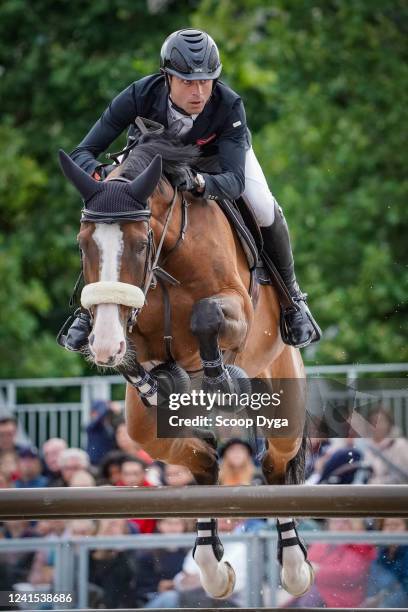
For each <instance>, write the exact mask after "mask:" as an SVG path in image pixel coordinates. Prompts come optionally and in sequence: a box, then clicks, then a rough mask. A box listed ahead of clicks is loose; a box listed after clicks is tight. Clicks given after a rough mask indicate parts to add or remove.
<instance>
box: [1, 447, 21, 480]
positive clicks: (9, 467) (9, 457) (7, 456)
mask: <svg viewBox="0 0 408 612" xmlns="http://www.w3.org/2000/svg"><path fill="white" fill-rule="evenodd" d="M17 469H18V466H17V455H16V453H15V452H14V451H7V452H4V453H3V454H2V455H0V472H1V473H2V474H3V475H4V477H5V479H6V481H7V482H8V486H9V487H11V486H14V482H15V481H16V480H17V477H18V474H17Z"/></svg>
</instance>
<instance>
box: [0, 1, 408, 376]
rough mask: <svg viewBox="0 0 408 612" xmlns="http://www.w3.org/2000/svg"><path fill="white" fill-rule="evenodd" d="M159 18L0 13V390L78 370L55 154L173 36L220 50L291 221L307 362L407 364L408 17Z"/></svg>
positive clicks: (105, 10)
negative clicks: (306, 303) (0, 381)
mask: <svg viewBox="0 0 408 612" xmlns="http://www.w3.org/2000/svg"><path fill="white" fill-rule="evenodd" d="M158 4H160V3H158ZM161 4H162V9H161V10H160V11H159V12H157V13H156V14H151V13H149V11H148V9H147V6H148V4H147V2H146V1H145V0H132V1H131V0H110V1H109V2H108V1H107V0H100V1H99V2H81V3H78V2H71V1H69V0H60V1H59V2H57V3H55V2H51V1H50V0H36V2H35V3H27V2H25V1H23V0H3V2H2V3H1V5H0V108H1V111H2V113H1V117H0V139H1V140H0V141H1V143H2V146H1V148H0V202H1V207H0V223H1V235H0V278H1V286H0V342H1V347H2V351H1V353H0V376H1V377H9V376H10V377H21V376H39V375H47V376H48V375H49V376H52V375H69V374H77V373H80V372H84V371H86V366H85V365H84V363H83V361H82V360H81V359H80V358H78V356H76V355H72V354H68V353H66V352H64V351H62V350H61V349H59V348H58V347H57V346H56V345H55V344H54V342H53V336H54V335H55V334H56V331H57V330H58V328H59V325H60V324H61V322H62V321H63V319H64V316H65V314H66V310H67V307H66V305H67V302H68V299H69V295H70V292H71V289H72V286H73V284H74V282H75V278H76V275H77V273H78V270H79V257H78V252H77V247H76V241H75V235H76V232H77V228H78V217H79V208H80V202H79V201H78V198H77V196H76V194H74V192H73V190H72V189H71V188H70V187H69V186H68V184H67V182H66V181H65V180H64V179H63V177H62V175H61V172H60V170H59V167H58V165H57V157H56V153H57V150H58V148H60V147H62V148H64V149H66V150H68V151H69V150H71V149H72V148H74V146H76V144H77V143H78V142H79V141H80V139H81V138H82V137H83V136H84V134H85V133H86V131H87V130H88V129H89V127H90V126H91V125H92V124H93V123H94V121H95V120H96V119H97V118H98V116H99V114H100V113H101V112H102V110H103V109H104V108H105V106H106V105H107V104H108V103H109V101H110V100H111V99H112V98H113V97H114V96H115V95H116V94H117V93H119V91H121V89H123V88H124V87H125V86H127V85H128V84H129V83H130V82H132V81H133V80H135V79H138V78H140V77H142V76H144V75H146V74H150V73H152V72H155V71H156V70H157V62H158V53H159V49H160V45H161V43H162V40H163V39H164V37H165V36H166V35H167V34H168V33H170V32H171V31H173V30H175V29H177V28H180V27H185V26H186V25H192V26H198V27H202V28H204V29H207V30H208V31H209V32H210V33H211V34H212V35H213V36H214V38H215V39H216V40H217V42H219V46H220V49H221V54H222V58H223V64H224V77H223V78H225V80H226V81H227V82H228V83H229V84H230V85H231V86H232V87H234V88H235V89H236V90H237V91H239V92H240V93H241V95H242V97H243V99H244V101H245V105H246V109H247V115H248V121H249V124H250V127H251V130H252V134H253V139H254V146H255V149H256V151H257V154H258V156H259V158H260V160H261V163H262V166H263V168H264V170H265V173H266V175H267V177H268V180H269V183H270V186H271V189H272V191H273V193H274V194H275V195H276V197H277V199H278V201H279V202H280V204H281V205H282V207H283V209H284V212H285V214H286V216H287V219H288V222H289V227H290V230H291V235H292V239H293V245H294V251H295V256H296V263H297V271H298V276H299V279H300V281H301V285H302V288H303V289H304V290H306V291H308V292H309V295H310V304H311V306H312V308H313V311H314V312H315V314H316V316H317V318H318V320H319V322H320V323H321V324H322V327H323V329H324V330H326V334H325V338H324V340H323V341H322V342H321V343H320V345H319V346H318V347H316V348H315V349H313V350H310V351H308V352H306V356H308V357H309V359H310V360H313V362H315V361H317V362H320V363H327V362H329V363H332V362H338V363H342V362H349V361H364V362H367V361H403V360H407V359H408V354H407V341H406V340H407V338H406V330H404V327H403V325H404V317H406V312H407V308H406V303H405V298H406V288H407V267H406V263H407V262H406V258H405V253H406V235H407V228H406V223H405V214H404V213H405V210H404V207H405V205H406V194H407V179H406V176H405V174H406V173H405V172H404V170H405V168H404V148H405V147H404V145H405V141H404V131H403V126H404V119H405V117H404V110H405V108H406V92H407V90H408V88H407V85H408V63H407V58H406V45H405V37H404V34H406V23H407V17H408V15H407V13H408V9H407V5H406V3H405V2H404V1H403V0H373V1H372V2H367V1H366V0H353V2H350V1H347V0H315V1H313V2H312V1H311V0H305V1H304V2H297V1H295V0H274V1H273V2H266V1H265V0H264V1H263V2H261V1H260V0H218V1H215V0H202V1H201V2H195V3H194V2H190V3H188V2H186V3H178V2H175V1H173V2H171V1H170V2H162V3H161ZM122 142H123V139H121V140H120V142H119V143H115V144H113V145H112V148H111V150H114V149H115V148H116V147H117V146H118V144H121V143H122Z"/></svg>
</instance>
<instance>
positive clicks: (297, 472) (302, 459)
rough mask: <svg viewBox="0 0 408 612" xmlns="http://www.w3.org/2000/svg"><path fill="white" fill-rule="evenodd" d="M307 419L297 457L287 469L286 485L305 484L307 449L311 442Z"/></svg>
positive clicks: (290, 462)
mask: <svg viewBox="0 0 408 612" xmlns="http://www.w3.org/2000/svg"><path fill="white" fill-rule="evenodd" d="M307 429H308V427H307V419H306V421H305V426H304V428H303V438H302V443H301V445H300V448H299V450H298V452H297V455H296V456H295V457H293V459H291V460H290V461H289V463H288V467H287V468H286V478H285V483H286V484H303V483H304V482H305V468H306V449H307V446H308V442H310V439H309V436H308V433H307Z"/></svg>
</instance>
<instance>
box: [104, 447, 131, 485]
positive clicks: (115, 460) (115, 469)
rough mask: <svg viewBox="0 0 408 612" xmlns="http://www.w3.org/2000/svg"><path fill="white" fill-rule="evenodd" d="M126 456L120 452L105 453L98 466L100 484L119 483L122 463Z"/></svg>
mask: <svg viewBox="0 0 408 612" xmlns="http://www.w3.org/2000/svg"><path fill="white" fill-rule="evenodd" d="M127 457H128V455H126V453H124V452H123V451H120V450H113V451H111V452H110V453H107V455H105V457H104V458H103V460H102V462H101V463H100V465H99V475H100V480H101V482H100V484H108V485H117V484H119V483H120V479H121V471H122V463H123V462H124V461H125V460H126V459H127Z"/></svg>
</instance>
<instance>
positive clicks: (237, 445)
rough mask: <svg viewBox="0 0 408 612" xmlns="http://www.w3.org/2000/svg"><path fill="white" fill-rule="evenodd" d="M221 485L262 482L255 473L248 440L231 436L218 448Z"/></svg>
mask: <svg viewBox="0 0 408 612" xmlns="http://www.w3.org/2000/svg"><path fill="white" fill-rule="evenodd" d="M219 454H220V459H221V465H220V477H219V482H220V484H221V485H231V486H236V485H249V484H263V482H264V481H263V478H262V477H261V476H260V475H255V469H256V468H255V463H254V461H253V452H252V447H251V445H250V444H249V442H245V441H244V440H240V439H239V438H231V439H230V440H228V442H226V443H225V444H224V445H223V446H222V448H221V450H220V453H219Z"/></svg>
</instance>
